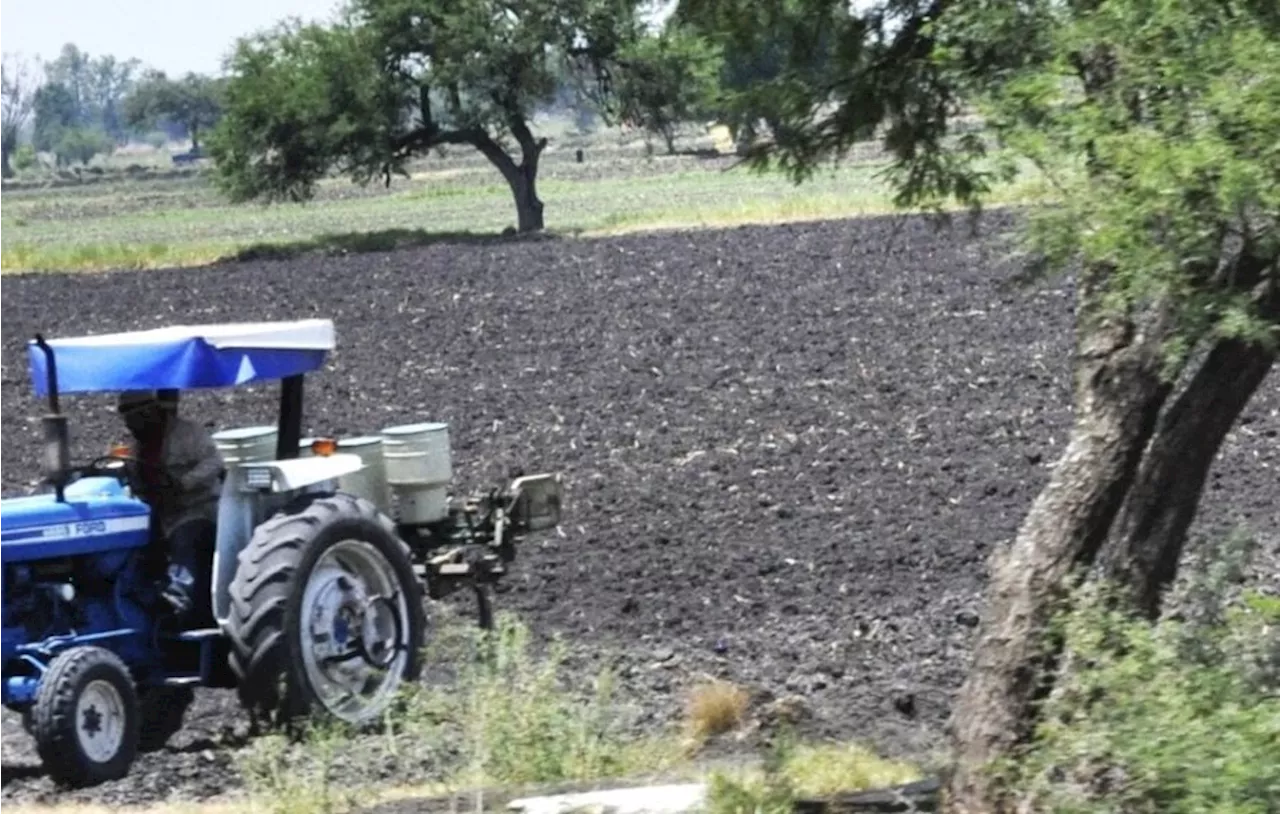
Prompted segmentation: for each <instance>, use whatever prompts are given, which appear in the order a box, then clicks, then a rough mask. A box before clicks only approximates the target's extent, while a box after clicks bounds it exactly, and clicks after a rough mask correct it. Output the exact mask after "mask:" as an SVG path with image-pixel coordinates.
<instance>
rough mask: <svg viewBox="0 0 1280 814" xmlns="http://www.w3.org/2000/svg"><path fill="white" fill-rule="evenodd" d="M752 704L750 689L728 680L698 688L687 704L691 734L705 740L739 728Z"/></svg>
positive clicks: (716, 681)
mask: <svg viewBox="0 0 1280 814" xmlns="http://www.w3.org/2000/svg"><path fill="white" fill-rule="evenodd" d="M750 701H751V697H750V696H749V695H748V694H747V691H746V690H744V689H742V688H741V687H739V686H737V685H736V684H732V683H730V682H727V681H721V680H719V679H712V680H711V681H707V682H704V683H702V684H699V685H697V686H696V687H694V688H693V689H692V690H690V691H689V698H688V701H687V702H686V704H685V725H686V727H687V728H688V732H689V735H690V736H691V737H692V738H694V739H695V740H701V739H703V738H709V737H714V736H716V735H720V734H723V733H725V732H729V731H731V730H733V729H736V728H737V727H738V726H739V725H740V724H741V723H742V720H743V718H744V716H745V715H746V712H747V705H748V704H749V703H750Z"/></svg>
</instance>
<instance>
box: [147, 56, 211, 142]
mask: <svg viewBox="0 0 1280 814" xmlns="http://www.w3.org/2000/svg"><path fill="white" fill-rule="evenodd" d="M221 114H222V81H221V80H218V79H213V78H211V77H208V76H200V75H199V74H195V73H188V74H187V75H186V76H184V77H182V78H181V79H176V80H175V79H169V78H168V77H167V76H165V74H164V73H163V72H161V71H152V72H149V73H148V74H146V75H145V76H144V77H143V78H142V80H141V81H140V82H138V84H137V86H136V87H135V88H134V89H133V91H132V92H131V93H130V94H129V96H128V97H126V98H125V100H124V117H125V120H126V121H127V122H128V123H129V126H130V127H134V128H139V127H151V126H154V125H155V124H156V123H157V122H158V121H160V120H161V119H168V120H169V121H172V122H176V123H178V124H181V125H182V126H183V127H184V128H186V131H187V135H188V136H190V137H191V141H192V145H193V147H199V145H200V131H201V130H205V129H207V128H210V127H212V126H213V125H215V124H217V121H218V117H219V116H220V115H221Z"/></svg>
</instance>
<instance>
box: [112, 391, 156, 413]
mask: <svg viewBox="0 0 1280 814" xmlns="http://www.w3.org/2000/svg"><path fill="white" fill-rule="evenodd" d="M158 401H159V399H157V398H156V394H155V391H153V390H127V391H125V392H123V393H121V394H120V400H119V402H118V404H117V405H116V409H117V410H119V412H120V414H121V415H127V414H129V413H132V412H134V411H136V410H142V409H145V408H148V407H154V406H155V405H156V404H157V403H158Z"/></svg>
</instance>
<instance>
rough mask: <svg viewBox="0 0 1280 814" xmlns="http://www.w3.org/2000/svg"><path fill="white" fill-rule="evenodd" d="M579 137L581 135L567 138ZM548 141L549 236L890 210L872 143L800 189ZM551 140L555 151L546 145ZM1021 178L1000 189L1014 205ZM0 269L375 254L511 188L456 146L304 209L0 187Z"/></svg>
mask: <svg viewBox="0 0 1280 814" xmlns="http://www.w3.org/2000/svg"><path fill="white" fill-rule="evenodd" d="M577 143H581V142H577ZM574 146H576V143H575V142H574V141H566V142H564V143H562V144H559V145H555V146H553V149H552V150H550V151H549V152H548V153H547V154H546V156H545V158H544V162H543V166H542V171H541V174H540V184H539V193H540V196H541V197H542V200H543V202H544V204H545V206H546V213H545V214H546V221H547V228H548V230H550V231H552V232H556V233H560V234H588V235H591V234H613V233H619V232H626V231H635V230H647V229H666V228H696V227H704V226H722V225H732V224H740V223H769V222H779V221H793V220H809V219H825V218H833V217H849V216H856V215H864V214H872V213H880V212H884V211H887V210H889V209H890V208H891V202H890V195H889V191H888V189H887V187H886V186H885V184H884V183H883V182H882V180H881V179H880V177H879V172H880V170H882V169H883V168H884V166H885V164H884V162H883V160H880V159H878V157H877V156H876V155H875V153H874V151H871V150H868V151H867V153H866V155H865V156H861V157H858V156H855V157H854V158H853V159H851V160H849V161H847V162H846V163H844V164H843V165H842V166H840V167H837V168H832V169H830V170H827V171H825V172H822V173H819V174H818V175H817V176H816V177H814V178H813V179H811V180H809V181H807V182H805V183H804V184H802V185H796V184H793V183H792V182H790V181H789V180H787V179H786V178H785V177H782V176H781V175H761V174H757V173H753V172H750V171H748V170H747V169H746V168H743V167H737V166H735V163H736V159H734V158H733V157H731V156H721V157H715V156H712V157H697V156H691V155H680V156H666V155H657V154H655V155H653V156H649V155H646V153H645V151H644V150H643V148H642V147H638V146H635V145H632V146H626V145H619V144H617V143H608V142H606V141H599V140H598V141H596V142H594V143H591V144H590V145H589V146H588V148H587V153H586V160H585V161H584V162H583V163H581V164H579V163H577V162H576V161H575V160H574V157H573V149H574ZM556 147H558V149H556ZM1032 191H1033V190H1032V189H1031V187H1030V185H1028V184H1023V185H1018V186H1015V187H1010V188H1009V189H1008V190H1006V191H1004V192H1003V193H1002V196H1001V198H1002V199H1006V200H1017V199H1020V198H1025V197H1026V196H1027V195H1029V194H1031V193H1032ZM4 198H5V200H4V204H5V205H4V209H3V237H2V241H0V242H2V250H3V257H2V259H0V263H2V265H3V270H4V271H5V272H18V271H58V270H96V269H114V268H159V267H167V266H184V265H198V264H203V263H209V262H213V261H216V260H220V259H226V258H235V257H243V256H249V255H254V254H260V253H262V252H264V251H267V252H277V253H278V252H286V253H289V252H294V251H299V250H307V249H345V250H361V249H382V248H392V247H395V246H397V245H403V244H421V243H427V242H431V241H433V240H436V239H439V238H441V237H451V236H458V235H460V234H464V233H465V234H471V235H485V234H496V233H499V232H501V231H502V230H503V229H505V228H507V227H510V226H512V225H513V224H514V222H515V210H514V205H513V203H512V199H511V194H510V192H509V191H508V188H507V186H506V184H505V183H504V182H503V180H502V178H501V177H500V176H499V175H498V173H497V171H496V170H494V169H493V168H492V167H491V166H489V165H488V164H487V163H486V162H485V161H484V160H483V159H482V158H480V157H479V156H477V155H474V154H471V153H469V152H466V151H458V152H455V153H453V154H451V155H449V156H448V157H446V158H443V159H440V158H434V157H433V158H431V159H426V160H423V161H421V162H419V164H418V165H417V166H416V167H415V168H414V172H413V174H412V177H411V178H409V179H403V178H398V179H395V180H394V181H393V183H392V185H391V186H390V188H385V187H383V186H381V185H371V186H368V187H360V186H357V185H354V184H352V183H351V182H350V181H348V180H346V179H333V180H331V181H327V182H325V183H324V184H323V185H322V188H321V189H320V191H319V194H318V195H317V197H316V199H315V200H313V201H311V202H309V203H306V204H276V205H272V206H264V205H259V204H249V205H238V206H233V205H230V204H228V203H227V202H226V200H225V199H223V198H222V197H221V196H220V195H219V194H218V193H217V191H216V190H215V189H214V188H213V187H212V186H211V185H210V183H209V182H208V181H207V180H206V179H205V178H203V177H200V176H188V177H181V178H164V177H161V178H151V179H137V178H130V177H128V176H126V175H123V174H119V175H112V174H111V171H110V170H108V174H107V176H106V177H105V178H102V179H98V180H95V182H93V183H86V184H83V185H66V186H50V187H45V188H19V189H10V190H6V192H5V194H4Z"/></svg>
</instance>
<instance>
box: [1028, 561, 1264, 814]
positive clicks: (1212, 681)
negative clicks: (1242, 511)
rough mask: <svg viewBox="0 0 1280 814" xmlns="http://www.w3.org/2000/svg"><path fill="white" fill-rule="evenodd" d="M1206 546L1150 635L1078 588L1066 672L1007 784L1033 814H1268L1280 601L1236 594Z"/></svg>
mask: <svg viewBox="0 0 1280 814" xmlns="http://www.w3.org/2000/svg"><path fill="white" fill-rule="evenodd" d="M1239 542H1240V541H1239V540H1238V539H1236V540H1232V541H1228V544H1227V545H1225V546H1218V547H1215V550H1214V551H1213V552H1212V553H1211V556H1210V557H1208V558H1207V561H1208V563H1209V565H1208V567H1207V568H1205V569H1201V570H1199V571H1197V572H1195V573H1194V574H1193V576H1192V579H1191V581H1190V584H1189V586H1188V587H1187V588H1186V589H1185V590H1184V591H1183V592H1182V594H1183V602H1184V604H1182V605H1179V606H1178V607H1177V610H1176V611H1175V612H1173V613H1171V614H1170V615H1169V616H1168V618H1165V619H1162V620H1161V621H1160V622H1159V623H1158V624H1155V625H1153V624H1150V623H1149V622H1146V621H1141V620H1135V619H1133V618H1132V617H1131V616H1129V615H1127V614H1125V613H1122V612H1121V611H1119V610H1116V608H1119V607H1121V606H1120V605H1119V604H1118V603H1115V602H1113V601H1111V600H1112V599H1113V597H1111V596H1109V595H1108V592H1107V589H1106V588H1104V587H1102V586H1100V585H1098V584H1090V585H1089V586H1088V587H1087V588H1085V589H1083V590H1082V591H1081V593H1080V595H1079V596H1078V597H1077V601H1075V602H1073V610H1072V611H1071V612H1070V613H1068V614H1065V615H1064V617H1063V618H1062V621H1061V627H1060V628H1059V632H1060V634H1061V636H1062V637H1063V638H1062V641H1063V642H1064V644H1065V648H1064V651H1063V652H1064V658H1063V664H1064V669H1063V670H1062V674H1061V675H1060V678H1059V681H1058V683H1057V685H1056V687H1055V690H1054V692H1053V693H1052V694H1051V695H1050V696H1049V697H1048V698H1047V699H1046V701H1045V708H1044V713H1045V714H1044V715H1043V717H1042V721H1043V723H1042V724H1041V726H1040V727H1039V728H1038V730H1037V731H1036V733H1035V736H1034V739H1033V742H1032V744H1031V746H1030V748H1029V749H1028V751H1027V753H1026V754H1025V755H1024V756H1023V758H1022V760H1021V761H1020V762H1019V764H1018V765H1016V766H1013V767H1008V766H1006V767H1003V768H1004V771H1007V772H1009V775H1008V776H1009V777H1010V779H1011V780H1012V782H1013V784H1014V786H1015V788H1016V789H1017V791H1018V794H1019V796H1020V797H1022V798H1023V799H1024V801H1025V802H1026V803H1028V804H1029V809H1030V810H1034V811H1052V812H1055V813H1059V812H1060V813H1061V814H1102V812H1115V813H1116V814H1120V812H1126V813H1127V812H1143V813H1144V814H1145V813H1146V812H1151V814H1156V812H1159V813H1160V814H1201V813H1202V812H1220V813H1221V814H1263V812H1276V811H1280V695H1277V691H1276V690H1277V683H1276V678H1277V675H1278V668H1280V601H1277V600H1276V599H1273V598H1268V597H1264V596H1261V595H1258V594H1251V593H1249V592H1244V591H1241V590H1240V589H1239V575H1240V573H1241V571H1242V569H1241V567H1240V566H1241V564H1242V562H1243V560H1242V559H1241V558H1240V556H1239V555H1240V548H1241V547H1240V546H1239V545H1238V543H1239Z"/></svg>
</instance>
